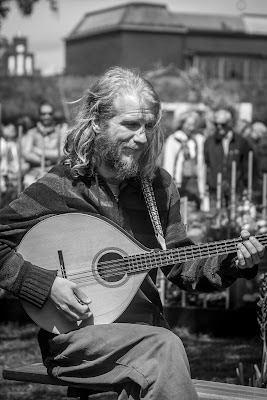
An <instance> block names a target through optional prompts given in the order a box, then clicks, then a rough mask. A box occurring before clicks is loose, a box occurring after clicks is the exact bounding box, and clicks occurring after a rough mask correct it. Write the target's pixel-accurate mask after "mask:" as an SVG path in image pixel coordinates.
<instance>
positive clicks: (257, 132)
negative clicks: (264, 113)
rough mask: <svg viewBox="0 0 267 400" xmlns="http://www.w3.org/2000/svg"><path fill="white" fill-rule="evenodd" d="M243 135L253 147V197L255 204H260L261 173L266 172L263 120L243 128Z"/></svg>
mask: <svg viewBox="0 0 267 400" xmlns="http://www.w3.org/2000/svg"><path fill="white" fill-rule="evenodd" d="M243 136H244V138H245V139H246V140H247V141H248V142H249V144H250V146H251V148H252V149H253V156H254V160H255V163H254V165H255V164H256V171H255V173H254V174H253V176H254V180H253V198H254V200H255V202H256V204H261V202H262V185H263V174H264V173H267V127H266V125H265V124H264V123H263V122H260V121H255V122H253V123H252V124H250V125H249V126H248V127H247V128H246V129H245V130H244V132H243Z"/></svg>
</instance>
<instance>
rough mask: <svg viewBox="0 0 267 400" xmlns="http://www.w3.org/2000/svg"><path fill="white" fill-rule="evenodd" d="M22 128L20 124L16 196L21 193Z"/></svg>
mask: <svg viewBox="0 0 267 400" xmlns="http://www.w3.org/2000/svg"><path fill="white" fill-rule="evenodd" d="M22 130H23V127H22V126H21V125H19V127H18V196H19V195H20V193H21V186H22V172H21V163H22V151H21V141H22Z"/></svg>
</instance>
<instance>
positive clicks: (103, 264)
mask: <svg viewBox="0 0 267 400" xmlns="http://www.w3.org/2000/svg"><path fill="white" fill-rule="evenodd" d="M184 249H185V250H186V248H184ZM172 250H173V251H172V252H173V253H176V251H175V250H177V249H172ZM179 250H180V249H179ZM233 250H234V251H235V250H236V248H234V249H233ZM228 252H229V253H230V252H231V249H229V248H228ZM222 254H227V252H226V251H225V249H222V251H221V252H220V253H219V252H218V250H216V251H215V253H212V252H208V253H207V254H203V253H202V252H200V253H199V256H201V257H203V258H205V257H208V256H213V255H222ZM158 255H159V253H158V252H151V253H148V254H147V253H145V254H140V255H137V256H129V257H123V258H122V259H117V260H111V261H106V262H100V263H99V264H98V266H100V267H101V268H102V272H105V268H106V269H107V267H108V268H109V269H108V272H107V273H106V274H105V276H107V277H108V276H114V275H117V274H118V273H122V272H123V270H122V269H121V266H123V265H125V264H126V263H127V261H128V264H130V267H131V263H132V266H133V268H135V269H133V270H132V271H131V270H130V271H129V272H138V270H137V269H136V268H137V267H138V262H141V263H142V268H141V270H144V267H143V265H144V260H143V258H145V259H148V263H149V264H150V265H149V266H148V267H147V269H151V267H153V265H154V263H155V261H156V260H155V259H153V258H158ZM191 255H192V254H190V259H192V257H193V256H192V257H191ZM161 256H162V257H164V254H161V255H160V257H161ZM174 256H175V254H174ZM137 257H138V258H139V260H138V259H137ZM172 257H173V255H172ZM184 257H185V258H183V256H182V257H181V259H180V260H174V259H170V258H171V256H170V255H169V257H167V258H166V256H165V258H164V259H163V260H160V261H161V262H163V264H165V265H168V264H166V263H171V262H185V261H188V259H187V256H186V255H185V256H184ZM149 258H150V259H149ZM195 258H198V257H197V255H195ZM136 263H137V265H133V264H136ZM151 263H153V265H151ZM110 266H111V267H112V268H110ZM117 266H118V267H120V268H117ZM163 266H164V265H163ZM145 269H146V268H145ZM86 272H87V270H84V271H79V272H76V273H71V272H70V273H69V276H70V275H72V276H75V275H79V274H84V273H86ZM126 272H128V268H126ZM88 275H90V271H88ZM92 275H93V274H92Z"/></svg>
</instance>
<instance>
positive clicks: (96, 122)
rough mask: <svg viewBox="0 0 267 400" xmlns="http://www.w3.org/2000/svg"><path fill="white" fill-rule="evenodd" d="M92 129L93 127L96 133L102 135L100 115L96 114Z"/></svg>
mask: <svg viewBox="0 0 267 400" xmlns="http://www.w3.org/2000/svg"><path fill="white" fill-rule="evenodd" d="M92 127H93V130H94V131H95V133H100V132H101V128H100V118H99V115H98V114H96V113H95V114H94V115H93V119H92Z"/></svg>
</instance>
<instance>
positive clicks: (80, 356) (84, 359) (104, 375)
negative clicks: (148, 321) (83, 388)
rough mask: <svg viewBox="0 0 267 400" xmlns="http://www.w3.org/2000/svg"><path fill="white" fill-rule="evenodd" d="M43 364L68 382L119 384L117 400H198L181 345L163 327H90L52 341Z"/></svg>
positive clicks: (119, 325)
mask: <svg viewBox="0 0 267 400" xmlns="http://www.w3.org/2000/svg"><path fill="white" fill-rule="evenodd" d="M44 362H45V365H46V366H47V368H48V372H49V373H50V374H51V375H53V376H55V377H57V378H58V379H61V380H63V381H66V382H72V383H76V384H79V383H82V384H87V383H88V384H90V385H92V384H95V385H97V384H101V385H105V384H107V385H115V386H116V385H118V387H120V388H121V390H120V392H119V394H118V399H119V400H138V399H146V400H152V399H153V400H175V399H177V400H196V399H198V396H197V393H196V390H195V388H194V385H193V383H192V380H191V377H190V369H189V362H188V358H187V355H186V352H185V349H184V346H183V344H182V341H181V340H180V338H179V337H178V336H176V335H175V334H174V333H173V332H172V331H170V330H169V329H166V328H164V327H158V326H151V325H143V324H131V323H113V324H110V325H90V326H87V327H84V328H81V329H79V330H75V331H71V332H69V333H64V334H60V335H57V336H54V337H53V338H51V339H49V354H48V355H47V356H46V358H45V360H44Z"/></svg>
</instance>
